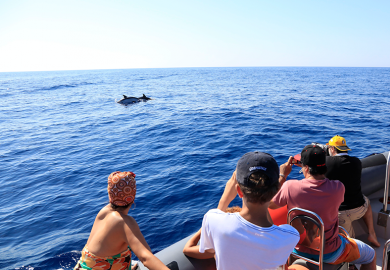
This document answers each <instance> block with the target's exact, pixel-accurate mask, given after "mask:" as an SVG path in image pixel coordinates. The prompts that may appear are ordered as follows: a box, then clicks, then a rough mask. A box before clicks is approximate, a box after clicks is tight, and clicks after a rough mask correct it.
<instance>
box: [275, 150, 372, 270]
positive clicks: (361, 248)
mask: <svg viewBox="0 0 390 270" xmlns="http://www.w3.org/2000/svg"><path fill="white" fill-rule="evenodd" d="M301 162H302V172H303V175H304V177H305V179H302V180H300V181H298V180H289V181H286V182H285V183H284V184H283V185H282V187H281V189H280V190H279V192H278V193H277V194H276V196H275V197H274V198H273V199H272V201H271V204H270V208H278V207H282V206H284V205H287V208H288V209H289V210H290V209H291V208H294V207H300V208H303V209H307V210H309V211H313V212H315V213H316V214H318V215H319V216H320V217H321V219H322V221H323V222H324V231H325V234H324V236H325V246H324V262H326V263H330V264H339V263H342V262H350V263H352V264H361V265H362V267H361V269H363V270H365V269H373V270H374V269H376V262H375V251H374V250H373V248H371V247H370V246H368V245H367V244H365V243H363V242H361V241H359V240H356V239H352V238H346V237H342V236H341V235H339V233H338V231H339V229H338V223H339V222H338V209H339V206H340V204H341V203H342V202H343V200H344V185H343V184H342V183H341V182H340V181H337V180H335V181H331V180H329V179H327V178H326V177H325V173H326V170H327V167H326V164H325V162H326V153H325V151H324V150H323V149H322V148H321V147H319V146H317V145H307V146H306V147H305V148H303V150H302V152H301ZM286 177H287V175H286ZM294 252H296V253H298V254H299V253H300V252H299V251H297V250H294ZM304 255H306V256H307V254H304ZM311 258H312V259H316V260H318V255H315V254H311Z"/></svg>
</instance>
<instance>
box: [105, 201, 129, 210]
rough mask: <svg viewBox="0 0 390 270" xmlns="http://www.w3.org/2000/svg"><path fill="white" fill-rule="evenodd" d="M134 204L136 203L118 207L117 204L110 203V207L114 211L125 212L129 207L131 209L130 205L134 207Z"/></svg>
mask: <svg viewBox="0 0 390 270" xmlns="http://www.w3.org/2000/svg"><path fill="white" fill-rule="evenodd" d="M133 203H134V202H132V203H129V204H128V205H124V206H118V205H115V204H113V203H110V205H111V207H112V209H114V210H124V209H126V208H127V207H129V206H130V205H132V204H133Z"/></svg>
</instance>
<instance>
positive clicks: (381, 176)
mask: <svg viewBox="0 0 390 270" xmlns="http://www.w3.org/2000/svg"><path fill="white" fill-rule="evenodd" d="M388 155H389V152H385V153H382V154H373V155H370V156H368V157H366V158H363V159H361V161H362V167H363V170H362V182H361V186H362V192H363V193H364V194H365V195H366V196H368V195H370V194H372V193H374V192H377V191H378V190H381V189H383V188H384V184H385V176H386V165H387V157H388ZM270 215H271V217H272V220H273V221H274V223H275V224H276V225H280V224H285V223H286V220H287V208H285V207H283V208H279V209H277V210H273V211H270ZM191 237H192V234H191V235H189V236H188V237H186V238H184V239H182V240H181V241H179V242H177V243H175V244H173V245H171V246H169V247H167V248H165V249H163V250H161V251H160V252H158V253H156V254H155V255H156V257H157V258H159V259H160V260H161V261H162V262H163V263H164V264H165V265H167V266H168V268H170V269H172V270H215V269H216V265H215V260H214V259H207V260H199V259H193V258H190V257H187V256H185V255H184V254H183V248H184V246H185V244H186V243H187V241H188V240H189V239H190V238H191ZM138 265H139V269H142V270H143V269H147V268H146V267H145V266H143V265H142V264H141V263H139V264H138Z"/></svg>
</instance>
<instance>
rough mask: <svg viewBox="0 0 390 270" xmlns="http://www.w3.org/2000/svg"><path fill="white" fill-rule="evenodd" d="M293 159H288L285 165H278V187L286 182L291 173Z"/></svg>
mask: <svg viewBox="0 0 390 270" xmlns="http://www.w3.org/2000/svg"><path fill="white" fill-rule="evenodd" d="M293 159H294V158H293V157H289V158H288V160H287V162H286V163H284V164H282V165H280V176H279V183H280V187H281V186H282V185H283V184H284V182H285V181H286V180H287V176H288V175H289V174H290V173H291V170H292V165H293V163H292V161H293ZM283 175H284V176H283Z"/></svg>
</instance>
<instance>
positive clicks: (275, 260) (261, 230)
mask: <svg viewBox="0 0 390 270" xmlns="http://www.w3.org/2000/svg"><path fill="white" fill-rule="evenodd" d="M233 176H235V179H234V180H236V181H237V184H235V186H234V191H232V190H231V187H232V186H228V185H227V187H226V189H225V191H224V195H225V197H226V194H225V193H227V194H230V193H234V192H235V194H238V195H239V196H240V198H242V209H241V211H240V212H237V213H225V212H223V211H221V210H219V209H212V210H210V211H209V212H207V213H206V215H205V216H204V218H203V223H202V231H201V238H200V247H199V252H201V253H204V252H209V253H215V259H216V264H217V269H218V270H230V269H231V270H237V269H248V270H252V269H277V268H278V267H279V266H280V265H284V264H285V263H286V261H287V258H288V256H289V255H290V253H291V252H292V250H293V248H294V246H295V245H296V244H297V243H298V241H299V233H298V231H297V230H296V229H294V228H293V227H292V226H290V225H281V226H275V225H273V223H272V221H271V220H270V219H269V218H268V217H269V213H268V205H269V201H270V200H271V199H272V197H273V196H274V195H275V194H276V192H277V191H278V189H279V181H278V178H279V167H278V165H277V163H276V161H275V159H274V158H273V157H272V156H271V155H269V154H267V153H262V152H249V153H246V154H245V155H244V156H242V157H241V159H240V160H239V161H238V163H237V167H236V174H233ZM229 181H230V180H229ZM233 182H234V181H233ZM224 195H223V196H222V197H224ZM225 209H226V208H225Z"/></svg>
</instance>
